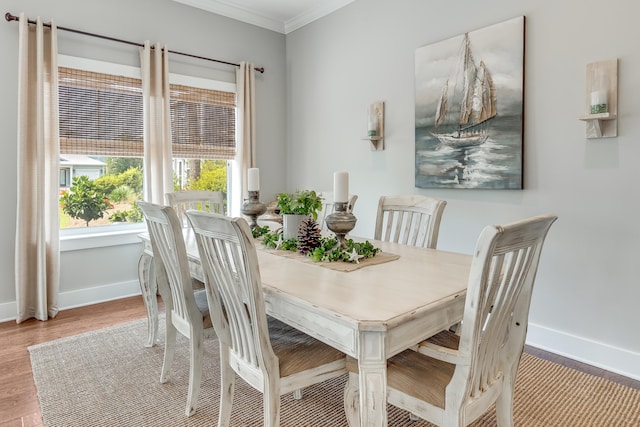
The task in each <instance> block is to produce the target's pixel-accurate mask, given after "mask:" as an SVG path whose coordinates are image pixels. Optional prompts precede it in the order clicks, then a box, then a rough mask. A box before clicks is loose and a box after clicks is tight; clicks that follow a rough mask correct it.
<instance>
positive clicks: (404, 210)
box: [374, 195, 447, 248]
mask: <svg viewBox="0 0 640 427" xmlns="http://www.w3.org/2000/svg"><path fill="white" fill-rule="evenodd" d="M446 204H447V202H446V201H444V200H439V199H434V198H432V197H427V196H421V195H400V196H382V197H380V200H379V202H378V212H377V215H376V228H375V232H374V239H376V240H384V241H391V242H395V243H401V244H403V245H411V246H419V247H427V248H435V247H436V245H437V243H438V234H439V230H440V222H441V220H442V212H443V211H444V208H445V206H446Z"/></svg>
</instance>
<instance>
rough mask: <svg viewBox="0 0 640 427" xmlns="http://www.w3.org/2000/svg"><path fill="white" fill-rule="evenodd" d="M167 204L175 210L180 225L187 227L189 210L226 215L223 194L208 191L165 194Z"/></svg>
mask: <svg viewBox="0 0 640 427" xmlns="http://www.w3.org/2000/svg"><path fill="white" fill-rule="evenodd" d="M164 197H165V201H166V203H167V204H168V205H169V206H171V207H172V208H174V209H175V211H176V213H177V214H178V219H179V220H180V223H181V224H183V226H185V225H186V224H187V218H186V217H185V216H184V213H185V212H186V211H188V210H189V209H197V210H199V211H207V212H215V213H219V214H223V215H224V214H225V211H224V202H223V196H222V192H220V191H207V190H185V191H175V192H173V193H165V195H164Z"/></svg>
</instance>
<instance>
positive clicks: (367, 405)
mask: <svg viewBox="0 0 640 427" xmlns="http://www.w3.org/2000/svg"><path fill="white" fill-rule="evenodd" d="M361 334H362V335H361V339H360V350H359V352H360V354H359V357H358V359H359V360H358V366H359V374H360V375H359V379H360V381H359V383H360V384H359V388H360V425H361V426H363V427H365V426H367V427H371V426H375V427H386V426H387V358H386V355H385V345H384V341H385V340H384V339H385V336H384V332H381V331H362V332H361Z"/></svg>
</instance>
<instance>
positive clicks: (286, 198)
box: [276, 190, 322, 240]
mask: <svg viewBox="0 0 640 427" xmlns="http://www.w3.org/2000/svg"><path fill="white" fill-rule="evenodd" d="M276 201H277V206H278V209H280V214H281V215H282V234H283V238H284V239H285V240H289V239H294V238H298V230H299V229H300V224H301V223H302V220H304V219H305V218H307V217H311V218H313V220H314V221H315V220H317V219H318V211H320V210H321V209H322V197H321V196H320V195H319V194H318V193H316V192H315V191H313V190H298V191H296V192H295V193H293V194H291V193H280V194H278V195H276Z"/></svg>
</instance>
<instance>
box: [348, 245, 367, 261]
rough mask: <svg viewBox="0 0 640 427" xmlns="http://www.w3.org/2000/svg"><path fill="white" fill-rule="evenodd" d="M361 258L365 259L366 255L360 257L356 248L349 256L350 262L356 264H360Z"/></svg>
mask: <svg viewBox="0 0 640 427" xmlns="http://www.w3.org/2000/svg"><path fill="white" fill-rule="evenodd" d="M360 258H364V255H360V254H359V253H358V252H357V251H356V248H353V250H352V251H351V253H350V254H349V261H351V262H355V263H356V264H360Z"/></svg>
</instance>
